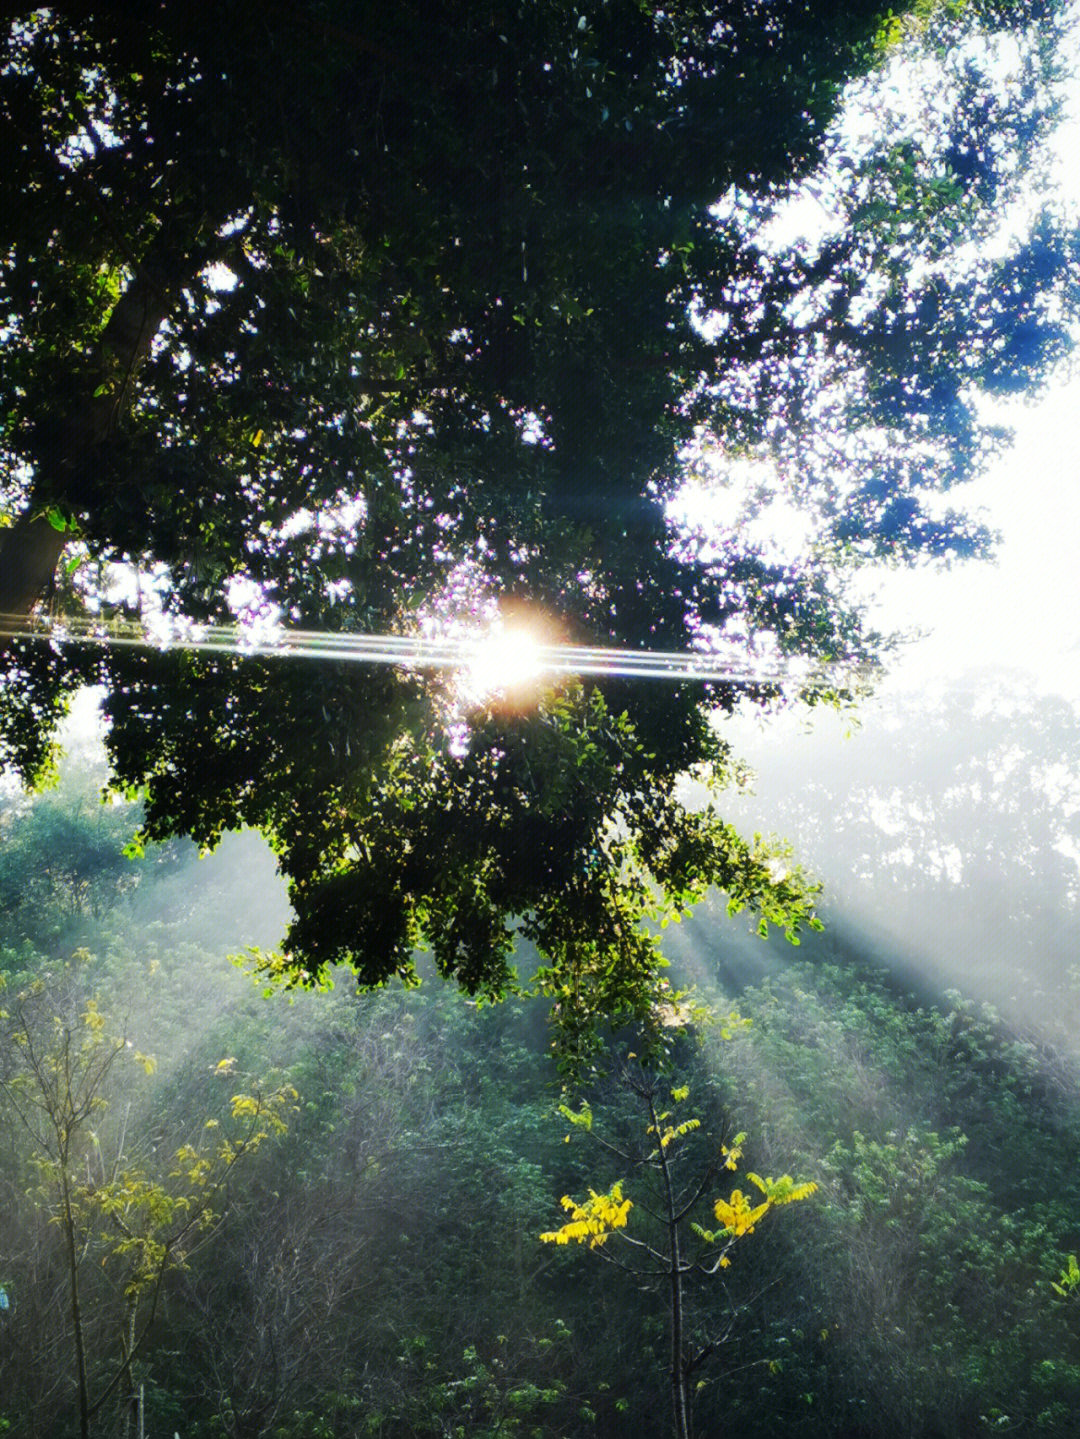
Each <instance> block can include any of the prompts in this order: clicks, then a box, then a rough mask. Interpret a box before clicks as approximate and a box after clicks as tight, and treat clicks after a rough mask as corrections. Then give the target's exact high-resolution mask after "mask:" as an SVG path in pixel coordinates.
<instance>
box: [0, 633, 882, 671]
mask: <svg viewBox="0 0 1080 1439" xmlns="http://www.w3.org/2000/svg"><path fill="white" fill-rule="evenodd" d="M501 634H502V635H503V636H505V634H506V632H505V631H502V632H501ZM0 638H3V639H31V640H39V641H47V642H50V643H52V644H56V645H63V644H67V643H76V644H92V645H100V646H103V647H110V648H112V647H119V648H137V649H156V650H159V651H167V650H173V649H183V650H195V651H201V652H204V653H208V654H224V655H233V656H246V655H257V656H265V657H268V658H274V657H276V658H281V659H304V660H334V661H338V662H348V663H353V664H368V665H397V666H401V667H403V668H404V667H408V668H413V669H467V668H468V667H469V666H470V665H473V664H475V662H476V659H477V656H478V655H480V654H481V653H482V652H483V648H484V644H485V642H486V640H487V638H488V636H487V635H486V634H484V633H482V632H481V633H474V634H468V635H439V636H426V635H387V634H375V635H364V634H327V633H325V632H323V631H320V630H301V629H293V630H290V629H274V630H272V631H269V632H267V633H265V634H262V635H260V634H258V633H256V632H255V631H253V630H252V629H251V628H250V627H249V626H245V625H192V626H191V628H190V629H180V630H176V631H174V632H173V633H170V634H168V635H161V636H155V635H154V634H153V633H152V632H150V631H148V630H147V629H145V628H144V627H143V626H141V625H139V624H136V623H134V622H132V621H128V620H101V619H96V618H94V617H92V616H80V617H70V618H63V619H59V620H47V619H31V620H29V621H28V620H27V619H26V618H25V617H21V616H12V615H7V616H0ZM530 659H534V660H535V670H536V675H537V678H540V677H542V676H545V675H548V676H551V675H579V676H595V677H610V678H626V679H653V680H665V679H666V680H681V681H687V680H696V681H699V682H702V683H708V682H714V683H727V684H745V685H755V684H757V685H768V686H779V685H783V686H787V685H798V686H800V687H802V688H809V687H812V686H821V685H835V686H841V687H844V686H851V685H854V684H857V683H858V682H859V680H860V678H865V676H866V675H867V673H868V672H869V671H868V669H867V667H865V666H859V665H855V664H848V665H843V664H841V665H821V664H819V665H813V664H811V663H810V662H809V661H806V660H793V661H792V662H791V663H789V664H785V663H784V662H783V661H777V660H775V659H773V660H762V661H760V662H755V661H753V660H750V659H746V658H740V657H737V656H731V657H724V656H722V655H719V654H716V653H709V652H706V651H686V652H682V651H674V650H637V649H623V648H619V647H616V646H606V645H579V644H541V643H538V642H537V643H531V644H530Z"/></svg>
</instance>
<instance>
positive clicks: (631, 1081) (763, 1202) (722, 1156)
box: [540, 1054, 817, 1439]
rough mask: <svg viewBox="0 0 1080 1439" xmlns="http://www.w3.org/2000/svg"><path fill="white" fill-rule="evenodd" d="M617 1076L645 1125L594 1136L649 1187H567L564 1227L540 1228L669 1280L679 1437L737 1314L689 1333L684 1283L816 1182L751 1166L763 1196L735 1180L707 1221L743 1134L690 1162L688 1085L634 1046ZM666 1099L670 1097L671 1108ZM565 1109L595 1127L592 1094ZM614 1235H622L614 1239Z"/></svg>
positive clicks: (715, 1270) (724, 1258)
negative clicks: (711, 1224)
mask: <svg viewBox="0 0 1080 1439" xmlns="http://www.w3.org/2000/svg"><path fill="white" fill-rule="evenodd" d="M618 1082H619V1085H620V1087H621V1088H622V1089H623V1090H624V1091H625V1092H626V1093H628V1094H629V1095H630V1096H632V1098H633V1099H634V1101H635V1105H634V1107H635V1109H636V1110H637V1111H638V1112H639V1114H640V1115H641V1117H642V1118H644V1120H645V1128H644V1132H643V1134H640V1133H639V1134H637V1135H635V1136H634V1138H633V1139H632V1140H631V1142H630V1143H625V1144H621V1143H613V1142H611V1141H610V1140H608V1139H606V1138H603V1137H601V1136H599V1135H598V1136H596V1137H597V1139H598V1141H599V1143H600V1144H601V1145H602V1146H603V1147H604V1148H605V1149H606V1150H607V1151H608V1152H609V1153H610V1154H612V1155H613V1156H615V1157H616V1158H617V1159H619V1160H620V1161H622V1162H623V1163H624V1164H625V1165H626V1166H627V1167H628V1168H630V1169H631V1170H636V1171H637V1172H638V1174H639V1175H640V1176H641V1180H642V1189H643V1191H644V1192H643V1194H639V1195H638V1197H636V1198H634V1199H631V1198H630V1197H629V1196H628V1195H626V1194H624V1192H623V1181H622V1180H618V1181H617V1182H616V1183H614V1184H613V1185H612V1186H611V1188H610V1189H608V1190H607V1191H605V1192H598V1191H596V1190H594V1189H590V1190H589V1197H588V1199H586V1200H584V1201H583V1202H581V1203H578V1201H577V1200H575V1199H573V1198H572V1197H571V1196H570V1195H564V1196H563V1198H562V1201H561V1202H562V1207H563V1209H564V1210H566V1211H567V1213H568V1214H569V1216H570V1218H569V1220H568V1221H567V1223H566V1224H564V1225H563V1226H562V1228H561V1229H555V1230H551V1231H549V1232H547V1233H544V1234H541V1235H540V1239H541V1240H542V1241H543V1242H544V1243H545V1244H587V1245H588V1246H589V1248H590V1249H591V1250H595V1251H596V1252H597V1253H598V1254H599V1255H600V1257H601V1258H602V1259H606V1260H608V1261H609V1262H610V1263H612V1264H615V1265H617V1266H618V1267H620V1268H622V1269H624V1270H627V1271H628V1272H630V1273H632V1274H634V1275H635V1276H637V1277H638V1278H640V1279H647V1280H652V1281H654V1282H655V1283H656V1285H657V1287H658V1288H659V1287H660V1286H663V1287H665V1288H666V1290H667V1294H668V1305H669V1309H668V1328H669V1334H670V1354H671V1360H670V1370H669V1372H670V1382H671V1404H672V1416H673V1421H674V1433H675V1435H676V1439H691V1436H692V1434H693V1390H692V1388H691V1383H690V1381H691V1379H692V1377H693V1376H694V1375H695V1374H696V1373H697V1372H698V1371H699V1370H700V1369H701V1368H702V1366H703V1365H704V1364H705V1363H706V1362H707V1361H708V1360H709V1359H710V1358H711V1357H712V1355H713V1354H714V1353H715V1352H716V1351H717V1349H718V1348H719V1347H720V1345H721V1344H722V1343H723V1342H724V1340H725V1339H726V1338H727V1337H728V1334H729V1333H730V1330H731V1323H730V1322H729V1323H728V1324H727V1325H726V1326H724V1327H723V1328H722V1329H717V1330H712V1331H711V1332H710V1333H708V1334H706V1335H703V1336H696V1335H694V1334H692V1333H691V1332H690V1329H689V1326H688V1324H687V1321H686V1306H685V1297H686V1295H685V1287H686V1285H687V1283H688V1282H689V1281H692V1280H693V1279H695V1278H711V1277H713V1276H715V1275H718V1274H719V1273H720V1272H721V1270H724V1269H727V1268H729V1267H730V1265H731V1257H730V1255H731V1251H732V1249H733V1248H734V1247H735V1245H736V1243H737V1242H738V1241H739V1240H740V1239H743V1238H745V1237H746V1236H747V1235H750V1234H753V1232H754V1229H755V1228H756V1226H757V1225H758V1224H759V1223H760V1222H761V1221H762V1220H763V1219H764V1218H765V1216H766V1215H767V1214H768V1213H769V1211H770V1210H772V1209H775V1208H778V1207H779V1206H780V1205H783V1204H791V1203H794V1202H795V1201H797V1200H800V1199H807V1198H809V1196H810V1195H811V1194H813V1193H814V1191H815V1190H816V1189H817V1185H816V1184H815V1183H813V1182H806V1183H796V1181H795V1180H793V1179H792V1177H791V1176H790V1175H789V1174H785V1175H782V1176H781V1177H780V1178H779V1179H772V1178H763V1177H762V1176H761V1175H758V1174H753V1173H748V1174H747V1176H746V1177H747V1179H748V1180H749V1182H750V1183H751V1184H752V1185H753V1186H754V1188H755V1189H756V1190H757V1191H758V1194H759V1196H760V1198H759V1200H758V1202H755V1201H754V1198H752V1197H750V1196H748V1195H747V1194H745V1193H744V1192H743V1191H742V1190H741V1189H733V1190H732V1192H731V1194H730V1196H729V1197H728V1198H727V1199H724V1198H717V1199H715V1200H713V1201H712V1211H713V1215H714V1216H715V1221H716V1224H717V1226H718V1227H717V1228H715V1229H706V1228H705V1227H704V1226H703V1225H701V1224H698V1223H697V1222H696V1221H695V1217H694V1216H695V1215H697V1214H699V1213H700V1212H701V1209H702V1206H703V1205H705V1204H706V1203H707V1202H708V1196H709V1194H710V1191H712V1190H713V1189H714V1186H715V1185H716V1184H717V1182H718V1181H719V1179H720V1176H721V1174H722V1173H723V1172H724V1171H728V1170H730V1171H734V1170H736V1169H737V1168H738V1162H739V1160H740V1159H741V1158H742V1146H743V1144H744V1142H745V1140H746V1135H745V1134H738V1135H736V1136H735V1138H734V1140H733V1141H732V1143H731V1144H730V1145H727V1144H724V1143H719V1144H717V1145H712V1146H709V1147H708V1148H707V1150H706V1153H705V1156H704V1158H703V1159H702V1156H701V1154H700V1152H699V1153H698V1154H697V1156H696V1157H697V1158H698V1160H699V1161H700V1162H699V1163H698V1164H697V1165H696V1166H693V1159H694V1158H695V1155H694V1151H693V1148H692V1147H691V1146H690V1145H689V1144H688V1142H687V1141H688V1140H689V1138H690V1136H691V1135H693V1134H695V1133H698V1132H699V1131H701V1120H700V1119H698V1118H696V1117H691V1118H687V1119H683V1120H681V1121H680V1120H679V1118H678V1112H677V1106H679V1105H681V1104H684V1103H685V1102H686V1099H687V1097H688V1095H689V1092H690V1091H689V1086H686V1085H682V1086H675V1087H670V1088H669V1087H668V1084H669V1081H668V1079H667V1078H666V1077H665V1075H664V1074H663V1073H662V1072H657V1071H655V1070H650V1069H649V1068H647V1067H646V1066H645V1065H643V1064H642V1063H641V1062H640V1061H639V1060H638V1059H637V1058H636V1056H634V1055H632V1054H631V1055H629V1056H628V1058H627V1060H626V1062H625V1063H624V1065H623V1066H622V1069H621V1071H620V1074H619V1080H618ZM669 1100H670V1104H671V1106H672V1107H671V1108H665V1107H664V1106H665V1105H667V1104H668V1102H669ZM560 1109H561V1113H562V1114H563V1115H564V1116H565V1117H566V1118H567V1119H568V1120H569V1121H570V1122H571V1123H572V1124H574V1125H575V1126H577V1127H578V1128H581V1129H585V1130H589V1131H592V1122H593V1116H592V1109H591V1108H590V1106H589V1105H588V1103H587V1102H586V1103H583V1104H582V1106H581V1108H580V1109H579V1110H577V1111H574V1110H572V1109H570V1108H569V1107H568V1106H566V1105H563V1106H560ZM688 1161H690V1165H689V1166H688V1163H687V1162H688ZM688 1168H689V1173H688V1172H687V1170H688ZM634 1209H638V1210H639V1211H640V1212H641V1213H642V1214H644V1215H645V1216H646V1218H647V1219H648V1220H651V1221H652V1224H651V1226H636V1227H635V1230H634V1232H633V1233H631V1232H630V1214H631V1210H634ZM609 1239H614V1241H615V1243H614V1244H613V1245H609V1244H608V1240H609Z"/></svg>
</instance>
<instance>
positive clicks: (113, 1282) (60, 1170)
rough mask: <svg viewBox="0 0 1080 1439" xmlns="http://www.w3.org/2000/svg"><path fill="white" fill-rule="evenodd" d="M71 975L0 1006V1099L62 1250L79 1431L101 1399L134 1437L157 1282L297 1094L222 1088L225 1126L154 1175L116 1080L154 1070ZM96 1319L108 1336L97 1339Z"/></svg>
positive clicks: (227, 1074) (64, 972)
mask: <svg viewBox="0 0 1080 1439" xmlns="http://www.w3.org/2000/svg"><path fill="white" fill-rule="evenodd" d="M84 958H85V959H89V956H84ZM81 979H82V976H78V975H75V974H74V973H73V971H72V969H71V967H68V966H61V967H56V968H55V969H54V970H52V971H50V970H49V969H48V968H46V969H44V970H42V971H41V972H39V973H38V974H37V975H35V976H34V977H33V979H32V980H30V982H29V983H28V984H26V985H25V987H23V988H22V989H20V990H19V991H17V992H16V993H15V994H14V995H13V996H12V999H11V1001H10V1009H0V1023H2V1026H3V1027H2V1029H0V1103H2V1105H3V1109H4V1110H5V1111H6V1112H7V1118H8V1120H9V1122H12V1123H15V1124H17V1125H19V1127H20V1129H21V1131H22V1133H23V1135H24V1138H25V1140H26V1141H28V1148H27V1149H26V1152H25V1158H24V1165H25V1167H26V1169H27V1171H28V1173H30V1174H32V1175H33V1176H34V1178H33V1181H32V1183H31V1184H30V1186H29V1188H28V1191H27V1197H28V1198H29V1200H30V1202H31V1204H32V1205H33V1206H34V1207H35V1208H37V1209H39V1210H41V1211H42V1212H44V1213H45V1214H46V1215H47V1216H48V1219H49V1222H50V1224H55V1225H56V1226H57V1229H58V1231H59V1233H60V1236H61V1238H62V1241H63V1251H64V1266H65V1269H66V1283H65V1286H64V1287H65V1290H66V1307H67V1318H68V1324H69V1326H70V1331H69V1332H70V1342H71V1361H70V1371H69V1372H70V1374H71V1376H72V1379H73V1387H74V1390H75V1396H76V1406H75V1407H76V1412H77V1414H78V1424H79V1433H80V1435H81V1436H82V1439H89V1436H90V1434H91V1430H92V1425H93V1423H94V1420H95V1417H96V1416H97V1415H99V1414H100V1413H101V1412H102V1411H103V1410H104V1409H105V1406H106V1405H107V1404H109V1403H110V1402H113V1403H115V1404H116V1406H117V1413H118V1416H119V1419H118V1424H117V1432H118V1433H120V1434H123V1435H128V1434H130V1433H132V1432H133V1430H132V1425H133V1422H134V1420H135V1417H136V1411H137V1407H138V1400H137V1386H136V1383H135V1375H134V1365H135V1361H136V1359H137V1357H138V1356H139V1354H140V1351H141V1350H142V1349H143V1347H144V1345H145V1343H146V1341H147V1338H148V1336H149V1335H150V1332H151V1328H152V1325H153V1322H154V1318H155V1315H156V1312H157V1308H158V1301H159V1298H160V1295H161V1291H162V1286H163V1284H164V1281H165V1279H166V1277H167V1276H168V1275H169V1274H170V1273H172V1272H173V1271H174V1270H176V1269H178V1268H182V1267H183V1266H184V1265H185V1263H186V1262H187V1260H188V1257H189V1255H190V1254H191V1252H192V1250H193V1249H194V1248H196V1247H197V1245H198V1244H199V1243H203V1242H205V1241H206V1238H207V1235H208V1234H209V1233H212V1231H213V1230H214V1228H215V1227H216V1226H217V1225H218V1224H219V1223H220V1217H221V1211H222V1209H223V1207H224V1203H225V1193H226V1187H227V1184H228V1181H229V1179H230V1177H231V1176H232V1175H233V1173H234V1171H235V1170H236V1169H237V1166H242V1165H243V1163H244V1162H245V1160H248V1159H249V1158H250V1156H251V1155H252V1154H254V1153H255V1152H256V1151H257V1150H258V1149H259V1147H260V1146H261V1144H262V1143H263V1141H264V1140H265V1139H266V1138H267V1137H268V1136H269V1135H271V1134H281V1133H283V1132H284V1130H285V1118H284V1116H286V1115H287V1114H288V1113H289V1111H290V1109H291V1108H292V1107H293V1106H294V1101H295V1100H296V1098H297V1095H296V1091H295V1089H293V1088H292V1087H291V1086H288V1085H284V1086H281V1087H279V1088H278V1089H276V1090H274V1091H273V1092H271V1093H268V1094H263V1093H261V1092H258V1091H256V1092H254V1093H250V1094H249V1093H244V1092H239V1091H238V1092H233V1093H231V1094H230V1095H229V1102H228V1105H227V1111H226V1115H225V1116H224V1119H219V1118H218V1117H217V1116H216V1115H215V1114H213V1113H211V1114H210V1115H208V1116H205V1117H204V1120H203V1124H202V1129H201V1132H198V1131H197V1132H196V1134H195V1136H194V1138H187V1139H186V1140H185V1141H184V1142H183V1143H182V1144H181V1145H180V1146H179V1147H178V1148H177V1149H176V1150H175V1151H174V1152H173V1153H171V1154H170V1155H169V1158H168V1160H166V1162H165V1165H164V1166H162V1165H161V1164H158V1165H157V1166H156V1168H157V1171H158V1172H157V1173H155V1172H154V1168H155V1166H154V1163H153V1155H152V1154H150V1153H145V1152H144V1153H138V1152H134V1153H133V1152H132V1150H133V1149H135V1147H136V1144H137V1141H132V1140H131V1138H130V1137H129V1134H128V1127H129V1121H130V1117H131V1100H130V1099H126V1102H125V1095H124V1092H123V1090H122V1089H120V1088H118V1085H117V1079H118V1074H119V1071H120V1069H121V1068H122V1067H123V1066H124V1064H125V1062H127V1061H132V1060H133V1061H135V1062H136V1063H137V1064H139V1065H141V1066H142V1068H143V1069H144V1070H145V1071H146V1072H147V1073H152V1072H153V1069H154V1061H153V1060H152V1059H151V1058H150V1057H149V1056H147V1055H144V1054H141V1053H139V1052H138V1051H137V1050H135V1049H134V1048H133V1046H132V1044H131V1043H130V1041H128V1040H126V1039H125V1038H124V1037H123V1036H121V1035H117V1034H115V1033H112V1032H110V1029H109V1026H108V1023H107V1020H106V1017H105V1015H104V1014H103V1013H102V1012H101V1010H100V1009H99V1007H98V1003H97V1000H96V999H95V998H94V997H93V996H92V995H89V994H87V993H86V986H85V984H84V983H81V982H80V980H81ZM234 1069H235V1060H233V1059H224V1060H222V1061H220V1063H219V1064H218V1065H217V1071H216V1072H217V1077H218V1078H219V1081H223V1082H225V1083H226V1084H229V1085H230V1087H231V1083H232V1082H233V1081H232V1076H233V1071H234ZM110 1109H111V1111H112V1112H111V1113H110V1112H109V1111H110ZM155 1151H156V1147H155ZM91 1295H92V1296H93V1302H92V1303H91V1302H88V1300H89V1298H90V1296H91ZM95 1311H96V1317H97V1321H98V1322H97V1323H96V1324H95V1323H91V1321H90V1315H91V1314H92V1313H94V1312H95ZM105 1316H108V1318H107V1319H106V1326H108V1324H109V1320H110V1319H111V1321H112V1328H113V1330H114V1332H113V1333H106V1334H105V1336H104V1337H102V1336H101V1335H100V1334H99V1333H97V1331H98V1330H99V1329H100V1328H101V1327H102V1326H101V1320H102V1318H104V1317H105ZM95 1338H96V1339H97V1343H96V1345H95V1343H94V1340H95ZM95 1349H96V1351H97V1352H95ZM49 1377H52V1376H49ZM39 1378H40V1379H41V1380H44V1378H45V1375H44V1374H42V1375H40V1376H39Z"/></svg>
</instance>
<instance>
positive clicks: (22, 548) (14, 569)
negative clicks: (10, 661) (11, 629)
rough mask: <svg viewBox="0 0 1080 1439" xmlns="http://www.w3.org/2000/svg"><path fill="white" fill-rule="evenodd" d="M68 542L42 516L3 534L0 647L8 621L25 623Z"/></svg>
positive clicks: (0, 544)
mask: <svg viewBox="0 0 1080 1439" xmlns="http://www.w3.org/2000/svg"><path fill="white" fill-rule="evenodd" d="M66 539H67V537H66V535H63V534H61V533H60V531H59V530H55V529H53V527H52V525H50V524H49V522H48V520H47V519H45V518H44V517H43V516H38V518H37V519H30V518H28V516H26V515H20V516H19V518H18V519H17V520H16V521H15V523H14V524H13V525H12V526H11V527H10V528H9V529H6V530H0V644H2V642H3V631H4V630H5V629H6V628H7V625H8V621H9V619H12V618H13V619H14V620H16V621H17V622H18V621H21V620H24V619H25V618H26V616H27V615H28V614H29V613H30V611H31V610H32V609H33V607H34V606H35V605H36V604H37V602H38V600H40V599H41V597H42V595H43V594H44V593H45V591H46V590H47V589H48V587H49V583H50V581H51V580H52V578H53V575H54V574H55V573H56V566H57V563H58V562H59V559H60V555H61V552H62V551H63V548H64V544H65V543H66Z"/></svg>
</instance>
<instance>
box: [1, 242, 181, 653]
mask: <svg viewBox="0 0 1080 1439" xmlns="http://www.w3.org/2000/svg"><path fill="white" fill-rule="evenodd" d="M204 263H205V257H204V256H201V255H200V256H198V257H196V256H193V255H183V256H180V255H177V254H175V253H173V254H171V255H166V254H161V255H157V256H154V255H151V256H149V257H148V258H147V262H146V263H145V264H144V265H143V266H142V267H141V268H140V270H139V271H138V273H137V274H136V275H135V276H134V278H133V279H132V280H131V282H130V283H129V285H128V287H127V289H126V290H125V291H124V293H123V294H122V295H121V296H120V299H119V300H118V301H117V303H116V305H115V307H114V308H113V311H112V314H111V315H110V316H109V319H108V322H107V323H106V325H105V327H104V329H103V330H102V332H101V337H100V339H99V341H98V344H97V346H96V348H95V351H94V354H93V356H92V357H91V360H90V362H89V363H88V364H87V365H85V366H84V367H83V368H82V369H81V371H80V373H79V374H78V375H77V376H73V377H72V378H71V380H70V383H69V385H68V386H67V390H66V393H65V394H64V400H63V403H62V407H61V408H59V409H55V408H54V410H53V413H52V414H46V415H43V416H42V418H41V420H40V423H39V425H38V428H37V431H36V433H35V434H34V436H33V438H32V440H31V442H30V444H29V445H28V447H27V451H28V453H27V458H28V459H30V460H31V462H32V463H33V466H34V471H35V476H34V485H33V490H32V492H31V497H30V506H29V509H28V510H27V511H26V512H24V514H23V515H21V516H20V517H19V518H18V519H17V520H16V522H15V524H14V525H12V526H10V527H9V528H8V529H3V530H0V616H3V617H4V622H6V624H10V623H11V622H12V620H14V621H15V622H16V623H18V622H20V621H24V620H25V619H26V617H27V616H28V615H29V614H30V612H31V611H32V610H33V608H34V606H35V605H36V604H37V603H38V602H39V601H40V600H41V599H42V597H43V596H44V594H45V593H46V591H47V590H48V588H49V585H50V584H51V583H52V580H53V578H54V576H55V574H56V567H57V564H58V563H59V560H60V556H61V554H62V553H63V549H64V545H65V543H66V541H67V539H68V538H69V537H70V536H67V535H66V534H65V533H62V532H60V531H59V530H57V529H55V528H54V526H53V525H51V524H50V523H49V521H48V520H47V519H45V518H44V516H43V515H42V514H41V511H42V510H43V509H44V508H45V507H46V506H53V505H56V506H58V507H59V508H60V509H61V510H62V511H63V510H68V511H70V512H72V513H73V514H75V515H77V514H78V512H79V509H80V499H81V496H80V493H79V491H80V483H79V481H80V476H81V475H84V474H86V473H87V472H88V471H89V470H90V468H91V467H92V466H93V464H94V461H95V455H96V454H98V453H100V451H101V449H102V447H103V446H105V445H107V444H108V443H109V441H110V439H111V438H112V436H113V435H114V434H115V433H116V431H117V429H118V428H119V426H120V424H121V422H122V420H123V418H124V416H125V414H126V413H127V412H128V410H129V408H130V405H131V398H132V394H133V392H134V387H135V380H136V378H137V376H138V372H139V370H140V368H141V367H142V364H143V362H144V361H145V360H146V357H147V356H148V355H149V353H150V346H151V344H152V343H153V339H154V336H155V335H156V334H157V332H158V330H159V328H160V327H161V323H162V321H163V320H164V319H165V316H166V315H167V314H168V312H169V309H170V307H171V304H172V300H173V297H174V296H175V294H176V292H177V290H178V288H179V287H180V285H182V284H183V283H184V282H185V281H186V280H187V279H189V278H190V275H191V273H192V271H193V270H198V269H199V268H200V267H201V266H202V265H203V264H204ZM4 622H0V630H2V629H3V628H5V627H6V624H5V623H4ZM2 648H3V637H2V635H0V650H2Z"/></svg>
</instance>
